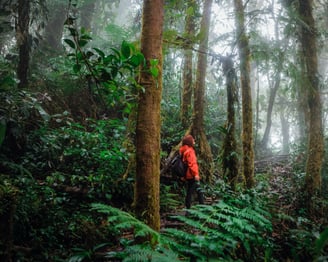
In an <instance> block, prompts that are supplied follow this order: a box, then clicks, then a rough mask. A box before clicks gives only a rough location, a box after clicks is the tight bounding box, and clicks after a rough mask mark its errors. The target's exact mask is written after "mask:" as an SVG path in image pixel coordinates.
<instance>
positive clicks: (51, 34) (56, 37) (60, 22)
mask: <svg viewBox="0 0 328 262" xmlns="http://www.w3.org/2000/svg"><path fill="white" fill-rule="evenodd" d="M52 5H53V6H52V8H53V9H54V10H53V11H52V12H51V13H50V18H49V21H48V23H47V25H46V28H45V30H44V31H45V32H44V40H43V45H44V47H45V48H50V49H52V50H56V51H60V50H62V49H63V47H62V43H61V38H62V36H63V29H64V22H65V20H66V18H67V10H66V4H60V3H58V4H55V3H52Z"/></svg>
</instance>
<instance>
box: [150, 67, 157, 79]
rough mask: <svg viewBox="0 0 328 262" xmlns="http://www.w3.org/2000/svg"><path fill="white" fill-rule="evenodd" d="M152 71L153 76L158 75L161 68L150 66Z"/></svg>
mask: <svg viewBox="0 0 328 262" xmlns="http://www.w3.org/2000/svg"><path fill="white" fill-rule="evenodd" d="M150 73H151V75H152V76H153V77H158V75H159V70H158V69H157V68H156V67H152V68H150Z"/></svg>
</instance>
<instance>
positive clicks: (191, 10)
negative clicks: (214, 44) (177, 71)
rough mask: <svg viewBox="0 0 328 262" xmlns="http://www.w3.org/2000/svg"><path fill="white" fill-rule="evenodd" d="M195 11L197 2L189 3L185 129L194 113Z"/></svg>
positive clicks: (184, 102) (193, 0) (184, 104)
mask: <svg viewBox="0 0 328 262" xmlns="http://www.w3.org/2000/svg"><path fill="white" fill-rule="evenodd" d="M195 9H196V1H195V0H191V1H189V2H188V6H187V11H186V12H187V15H186V21H185V23H186V24H185V44H184V65H183V94H182V105H181V123H182V126H183V127H184V128H187V127H188V126H189V125H190V124H191V121H190V120H191V113H192V103H191V99H192V90H193V85H192V84H193V77H192V76H193V63H192V54H193V52H192V47H193V42H194V40H193V39H194V37H195V18H194V15H195Z"/></svg>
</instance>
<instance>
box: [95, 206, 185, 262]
mask: <svg viewBox="0 0 328 262" xmlns="http://www.w3.org/2000/svg"><path fill="white" fill-rule="evenodd" d="M92 209H93V210H96V211H98V212H100V213H103V214H106V215H107V216H108V219H107V220H108V226H110V227H114V228H115V229H116V232H117V234H119V235H121V239H120V243H121V245H122V247H123V248H124V249H123V251H113V252H108V253H107V254H106V257H107V258H119V259H121V260H122V261H140V262H141V261H163V262H164V261H171V262H173V261H179V259H178V255H177V254H176V253H175V252H172V251H171V250H170V249H167V247H166V246H167V245H164V243H165V241H163V240H162V237H161V235H160V233H158V232H157V231H154V230H153V229H151V228H150V227H148V226H147V225H145V224H144V223H143V222H141V221H140V220H138V219H136V218H135V217H134V216H133V215H131V214H130V213H128V212H124V211H122V210H119V209H117V208H114V207H111V206H108V205H104V204H99V203H96V204H92ZM140 237H141V238H142V239H143V240H144V241H143V242H141V243H140Z"/></svg>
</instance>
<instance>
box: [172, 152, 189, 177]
mask: <svg viewBox="0 0 328 262" xmlns="http://www.w3.org/2000/svg"><path fill="white" fill-rule="evenodd" d="M182 158H183V155H180V154H177V155H176V156H175V157H174V158H173V160H172V162H171V171H172V173H173V174H174V175H176V176H178V177H184V176H186V172H187V169H188V164H187V163H184V162H183V161H182Z"/></svg>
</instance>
